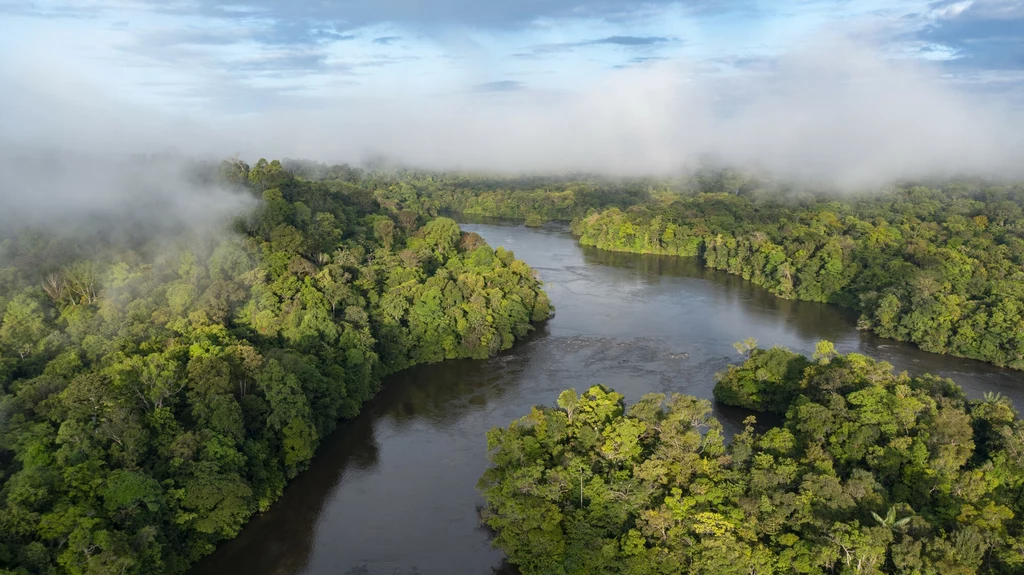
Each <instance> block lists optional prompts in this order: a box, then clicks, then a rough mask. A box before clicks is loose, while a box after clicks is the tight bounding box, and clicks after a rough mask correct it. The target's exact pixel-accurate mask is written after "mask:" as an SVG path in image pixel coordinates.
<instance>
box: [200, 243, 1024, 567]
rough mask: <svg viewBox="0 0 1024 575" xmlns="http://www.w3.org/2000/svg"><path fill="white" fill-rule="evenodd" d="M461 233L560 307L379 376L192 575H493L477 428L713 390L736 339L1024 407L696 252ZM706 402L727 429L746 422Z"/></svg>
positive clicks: (1015, 390)
mask: <svg viewBox="0 0 1024 575" xmlns="http://www.w3.org/2000/svg"><path fill="white" fill-rule="evenodd" d="M463 229H464V230H466V231H474V232H477V233H479V234H480V235H482V236H483V237H484V238H485V239H486V240H487V241H488V242H489V243H490V244H491V245H492V246H495V247H497V246H504V247H505V248H506V249H510V250H513V251H514V252H515V254H516V256H517V257H518V258H520V259H522V260H525V261H526V262H527V263H529V264H530V265H531V266H533V267H534V269H536V270H537V272H538V273H539V274H540V276H541V279H543V281H544V282H545V289H546V290H547V292H548V295H549V296H550V297H551V300H552V301H553V303H554V304H555V307H556V308H557V314H556V316H555V317H554V318H553V319H552V320H551V321H549V322H548V323H547V324H546V325H545V326H543V327H541V328H540V329H538V331H537V333H536V334H534V335H533V336H532V337H530V338H529V339H528V340H527V341H525V342H524V343H522V344H520V345H517V346H516V347H515V348H514V349H512V350H510V351H509V352H506V353H504V354H502V355H500V356H499V357H496V358H493V359H490V360H485V361H455V362H446V363H443V364H437V365H430V366H421V367H419V368H415V369H412V370H408V371H405V372H402V373H400V374H397V375H395V376H393V377H391V378H389V379H388V380H387V381H386V382H385V384H384V389H383V391H381V393H380V394H379V395H378V396H377V397H376V398H374V399H373V400H372V401H371V402H370V403H368V404H367V405H366V406H365V408H364V410H363V412H362V414H360V415H359V416H358V417H357V418H356V419H354V420H352V421H350V422H347V423H345V424H343V425H341V426H340V427H339V429H338V431H337V432H335V434H334V435H333V436H331V437H328V438H327V439H325V441H324V442H323V444H322V445H321V447H320V451H319V453H318V455H317V457H316V459H315V460H314V462H313V464H312V466H311V468H310V469H309V470H308V471H306V472H304V473H303V474H302V475H300V476H299V477H297V478H296V479H295V480H293V481H292V482H291V483H290V484H289V486H288V488H287V489H286V490H285V493H284V496H283V497H281V499H280V500H279V501H278V502H277V503H275V504H274V506H273V508H272V509H270V511H268V512H267V513H264V514H262V515H260V516H258V517H255V518H254V519H253V520H252V521H251V522H250V523H249V524H248V525H247V526H246V527H245V529H244V530H243V531H242V533H241V534H240V535H239V536H238V537H237V538H236V539H234V540H233V541H230V542H227V543H225V544H223V545H222V546H221V547H220V548H219V549H218V550H217V552H216V553H214V554H213V555H212V556H210V557H208V558H207V559H205V560H204V561H203V562H201V563H200V564H199V565H197V566H196V568H195V569H193V571H192V574H193V575H236V574H237V575H243V574H244V575H299V574H303V575H356V574H367V575H369V574H373V575H377V574H380V575H411V574H418V575H461V574H466V575H488V574H491V573H496V572H497V573H504V572H505V571H506V570H507V568H503V566H502V556H501V553H500V552H498V551H496V550H494V549H492V548H491V547H490V541H489V536H488V533H487V532H486V531H485V530H484V529H482V528H481V527H480V526H479V521H478V516H477V513H478V506H479V505H481V503H482V500H481V498H480V496H479V494H478V493H477V492H476V489H475V486H476V481H477V478H478V477H479V476H480V474H481V473H482V472H483V470H484V469H485V467H486V466H487V455H486V451H487V449H486V437H485V434H486V432H487V430H488V429H490V428H491V427H493V426H496V425H507V424H508V423H509V422H510V421H512V420H513V419H516V418H518V417H520V416H521V415H523V414H525V413H526V412H528V411H529V409H530V407H531V406H533V405H538V404H545V405H550V404H553V403H554V401H555V399H556V397H557V396H558V393H559V392H560V391H561V390H563V389H566V388H569V387H574V388H576V389H577V390H583V389H586V388H587V387H589V386H590V385H592V384H595V383H604V384H606V385H609V386H611V387H613V388H614V389H616V390H617V391H619V392H621V393H623V394H624V395H625V396H626V398H627V401H633V400H635V399H637V398H639V397H640V396H641V395H643V394H644V393H649V392H681V393H687V394H692V395H696V396H699V397H706V398H710V397H711V389H712V387H713V385H714V374H715V372H717V371H720V370H721V369H723V368H724V367H725V366H726V365H727V364H728V363H730V362H735V361H737V360H738V359H739V356H738V355H737V353H736V351H735V350H734V349H733V347H732V344H733V342H736V341H739V340H742V339H745V338H748V337H753V338H756V339H757V340H758V342H759V343H760V345H761V346H763V347H767V346H771V345H783V346H786V347H789V348H790V349H793V350H795V351H799V352H802V353H807V354H810V353H812V352H813V350H814V345H815V343H816V342H817V341H819V340H822V339H827V340H830V341H833V342H835V344H836V348H837V349H838V350H839V351H841V352H850V351H857V352H860V353H864V354H867V355H871V356H873V357H875V358H878V359H882V360H885V361H888V362H890V363H892V364H894V365H895V366H896V367H897V368H899V369H906V370H909V371H911V372H925V371H927V372H931V373H936V374H939V375H943V376H946V377H951V378H953V379H954V380H956V381H957V382H958V383H959V384H961V385H962V386H964V388H966V389H967V391H968V393H969V394H970V395H971V396H980V395H981V394H982V393H983V392H985V391H990V390H991V391H998V392H1002V393H1003V394H1004V395H1007V396H1009V397H1010V398H1012V399H1013V400H1014V403H1015V404H1017V405H1018V406H1021V405H1024V374H1021V373H1019V372H1011V371H1008V370H1001V369H998V368H994V367H991V366H989V365H986V364H983V363H979V362H974V361H969V360H962V359H956V358H951V357H945V356H940V355H934V354H929V353H924V352H921V351H919V350H918V349H916V348H914V347H913V346H910V345H906V344H900V343H897V342H893V341H889V340H883V339H880V338H877V337H875V336H873V335H871V334H867V333H864V332H859V331H857V330H856V329H855V328H854V324H855V320H856V316H855V315H853V314H851V313H849V312H847V311H845V310H842V309H839V308H837V307H834V306H829V305H823V304H814V303H806V302H793V301H786V300H780V299H777V298H775V297H774V296H772V295H771V294H770V293H768V292H767V291H765V290H763V289H761V288H759V287H757V286H754V285H752V284H750V283H749V282H746V281H743V280H742V279H740V278H737V277H734V276H730V275H727V274H725V273H723V272H717V271H713V270H706V269H703V268H701V267H700V266H699V265H698V264H697V262H696V261H695V260H693V259H683V258H667V257H658V256H640V255H634V254H617V253H610V252H603V251H599V250H595V249H589V248H583V247H581V246H579V245H578V244H577V242H576V240H575V239H574V238H573V237H572V236H571V235H569V233H568V230H567V229H566V228H565V227H564V226H554V225H552V226H549V227H545V228H540V229H530V228H526V227H524V226H522V225H504V224H499V223H487V224H481V223H476V224H463ZM716 411H717V415H718V417H719V418H720V419H721V420H722V421H723V423H725V424H726V427H727V429H729V430H730V431H731V430H735V428H736V427H737V426H738V425H739V421H741V420H742V418H743V417H745V416H746V415H747V414H746V413H740V412H737V411H732V410H717V409H716Z"/></svg>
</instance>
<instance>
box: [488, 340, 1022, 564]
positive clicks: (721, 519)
mask: <svg viewBox="0 0 1024 575" xmlns="http://www.w3.org/2000/svg"><path fill="white" fill-rule="evenodd" d="M821 348H822V349H823V350H825V351H827V357H823V358H821V360H819V361H811V360H809V359H808V358H806V357H803V356H799V355H796V354H793V353H791V352H788V351H786V350H782V349H778V348H773V349H770V350H761V349H757V348H752V349H750V350H749V352H750V353H749V357H748V358H747V359H746V361H744V362H743V364H742V365H738V366H732V367H730V368H729V370H728V371H727V372H726V373H725V374H723V375H722V376H721V380H720V382H719V385H718V387H716V390H715V394H716V397H719V399H720V400H723V401H726V402H727V403H730V404H732V405H741V406H743V407H755V408H757V409H770V410H772V411H775V412H778V413H785V414H786V416H785V421H784V423H782V424H781V425H779V426H777V427H773V428H770V429H767V430H766V431H764V432H761V433H759V432H756V431H755V429H754V427H753V425H752V424H753V423H754V421H753V418H750V419H748V421H747V423H748V426H747V428H746V430H745V431H743V432H742V433H740V434H738V435H736V436H735V437H734V438H733V440H732V441H731V443H729V444H728V445H725V443H724V441H723V435H722V426H721V425H720V424H719V423H718V422H717V421H716V420H715V419H713V418H712V417H711V404H710V403H709V402H707V401H705V400H699V399H696V398H693V397H688V396H683V395H673V396H671V397H667V398H666V397H665V396H664V395H660V394H657V395H647V396H644V397H643V398H642V399H641V400H640V401H639V402H638V403H637V404H635V405H633V406H631V407H630V408H628V409H626V408H625V406H624V404H623V402H622V396H620V395H618V394H616V393H614V392H612V391H610V390H608V389H607V388H604V387H600V386H598V387H593V388H591V389H590V390H589V391H587V392H586V393H584V394H583V395H582V396H578V395H577V394H576V393H575V392H574V391H572V390H568V391H565V392H563V393H562V394H561V395H560V396H559V397H558V402H557V405H558V407H557V408H534V409H533V410H532V412H531V413H530V414H528V415H526V416H525V417H523V418H522V419H520V420H518V421H516V422H513V423H512V424H511V425H510V426H509V427H508V428H506V429H502V428H495V429H492V430H491V431H490V432H489V433H488V436H487V441H488V448H489V449H490V459H491V463H492V466H491V467H490V468H489V469H488V470H487V471H486V472H485V473H484V475H483V477H482V478H481V479H480V482H479V488H480V489H481V491H482V492H483V494H484V497H485V499H486V502H487V505H486V507H485V509H484V511H483V520H484V522H485V523H486V524H487V525H488V526H489V527H490V528H492V529H494V530H495V533H496V536H495V544H496V545H497V546H498V547H500V548H501V549H502V550H503V551H505V553H506V554H507V555H508V557H509V559H510V561H511V562H512V563H514V564H515V565H516V566H518V567H519V569H520V571H521V572H522V573H523V574H524V575H534V574H565V575H570V574H573V575H574V574H580V575H582V574H590V573H608V574H612V573H621V574H632V575H640V574H645V575H646V574H665V575H668V574H676V573H709V574H711V573H714V574H730V573H735V574H750V573H758V574H769V573H816V574H826V573H829V574H853V573H863V574H869V573H906V574H911V573H919V574H924V573H930V574H940V573H963V574H967V573H1019V572H1021V570H1022V568H1024V565H1022V561H1021V559H1020V549H1021V536H1022V533H1024V531H1022V529H1024V525H1022V521H1021V517H1022V512H1024V501H1022V500H1021V498H1020V493H1021V490H1022V489H1024V474H1022V473H1021V472H1022V471H1024V468H1022V467H1021V465H1022V461H1021V458H1020V456H1019V454H1020V453H1022V451H1021V449H1022V448H1024V432H1022V430H1024V423H1022V422H1021V420H1019V419H1017V414H1016V412H1015V411H1014V410H1013V409H1012V407H1011V406H1010V405H1009V404H1008V402H1007V401H1006V400H1005V399H1004V398H1002V397H997V396H994V395H992V396H989V397H986V398H985V399H984V400H982V401H968V400H966V399H965V397H964V395H963V392H962V391H961V390H960V389H959V387H957V386H956V384H954V383H953V382H951V381H949V380H941V379H939V378H935V377H932V376H919V377H910V376H908V375H906V374H905V373H901V374H894V373H893V372H892V368H891V366H889V365H887V364H884V363H879V362H875V361H873V360H871V359H869V358H867V357H864V356H861V355H856V354H849V355H845V356H843V355H838V354H835V352H834V349H831V346H830V345H823V346H821ZM826 359H827V361H826ZM758 374H760V375H758ZM723 382H726V383H723ZM720 389H722V390H723V391H720ZM720 394H722V395H720ZM726 398H727V399H726Z"/></svg>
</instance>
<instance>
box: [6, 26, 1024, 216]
mask: <svg viewBox="0 0 1024 575" xmlns="http://www.w3.org/2000/svg"><path fill="white" fill-rule="evenodd" d="M33 74H34V75H33ZM33 74H28V75H26V74H22V75H20V76H19V77H18V78H15V79H13V80H17V81H16V82H12V83H11V84H9V85H11V86H18V87H20V89H17V90H15V91H14V93H13V94H12V102H11V103H10V105H8V106H7V107H6V108H5V111H4V112H0V133H2V134H4V135H3V136H2V141H0V146H3V147H4V148H6V149H5V150H4V151H3V152H4V153H3V156H4V157H5V158H6V159H5V166H7V167H5V171H6V170H8V169H13V171H14V173H15V177H14V179H13V180H11V179H8V180H7V181H6V182H4V183H3V184H2V185H3V188H2V190H0V193H2V199H3V201H4V205H5V208H6V209H5V210H4V212H5V217H4V218H3V219H0V223H3V224H4V225H6V224H7V223H9V222H11V221H24V218H25V217H28V218H29V219H33V218H34V219H50V218H52V215H53V214H55V213H56V214H78V213H82V212H92V211H97V210H108V211H113V213H125V212H128V213H132V214H137V212H138V210H145V209H147V208H146V207H145V206H144V205H141V204H139V203H138V199H139V198H138V197H137V194H138V193H139V190H141V189H144V188H145V189H151V188H152V189H160V190H161V192H160V195H159V197H160V199H161V201H165V202H167V205H166V206H163V207H158V208H153V207H150V209H156V211H157V213H158V214H159V216H157V215H156V214H154V215H153V216H152V217H158V219H161V220H162V218H165V217H166V218H170V219H171V220H174V221H177V220H188V221H204V220H206V219H208V218H211V217H217V214H218V213H220V212H221V211H223V210H227V211H230V210H232V209H234V208H235V207H236V203H237V202H238V201H239V200H238V196H236V195H233V194H230V193H228V194H223V193H211V191H210V190H209V189H197V188H194V187H190V186H186V185H181V184H180V182H179V181H177V180H175V179H174V178H173V177H171V178H168V177H166V176H167V172H166V170H165V169H164V168H160V169H158V170H156V171H155V172H154V171H152V170H150V169H149V167H146V168H145V169H142V168H139V169H135V170H134V171H131V170H130V171H129V176H130V177H128V178H127V179H126V178H124V177H123V176H122V175H121V174H122V172H121V171H115V172H114V173H117V174H118V175H113V174H112V173H111V171H110V169H109V168H108V167H107V165H106V164H99V165H97V166H95V167H92V166H86V167H85V169H84V173H80V172H78V171H77V170H76V169H71V168H69V169H67V170H64V171H63V172H59V173H56V174H54V173H49V169H48V168H40V169H33V168H32V167H31V166H24V165H22V164H21V161H20V160H14V164H13V166H12V165H11V164H10V162H11V161H12V160H11V158H13V157H15V154H13V153H11V150H13V149H14V148H15V147H18V148H19V149H20V148H24V147H40V146H55V145H59V146H62V147H65V148H68V149H78V150H89V151H90V152H91V153H93V154H94V155H101V156H102V155H104V154H114V153H120V154H125V153H136V152H143V153H144V152H153V151H160V150H164V149H167V148H169V147H173V148H175V149H178V150H180V151H182V152H183V153H187V154H204V155H207V156H208V157H216V156H220V157H224V156H230V155H233V154H240V155H241V157H243V158H245V159H247V160H248V161H250V162H252V161H255V160H256V159H257V158H259V157H267V158H274V157H278V158H280V157H293V158H309V159H312V160H319V161H325V162H328V163H339V162H350V163H358V162H360V161H362V160H364V159H366V158H369V157H379V156H384V157H387V158H390V159H392V160H393V161H396V162H401V163H404V164H407V165H413V166H417V167H423V168H430V169H467V170H477V171H480V170H484V171H499V172H514V173H534V174H536V173H565V172H570V171H573V172H575V171H587V172H594V173H600V174H606V175H627V176H629V175H667V174H675V173H679V172H680V171H681V170H685V169H686V168H688V167H692V166H693V165H694V164H696V163H698V162H700V161H704V160H706V159H707V158H713V159H714V160H715V161H716V163H717V164H719V165H732V166H737V167H740V168H743V169H753V170H757V171H759V172H761V173H770V174H772V175H774V176H776V177H781V178H792V179H805V180H808V181H811V180H813V181H815V182H820V183H823V184H826V185H836V186H840V187H846V188H852V187H858V188H860V187H864V186H874V185H878V184H882V183H886V182H889V181H892V180H896V179H908V178H934V177H949V176H983V177H989V178H1019V177H1022V176H1024V162H1021V150H1022V149H1024V148H1022V146H1021V145H1022V143H1024V121H1022V113H1021V110H1020V109H1019V108H1015V107H1014V106H1013V103H1012V102H1011V101H1010V100H1008V99H1007V97H1006V96H998V95H994V94H986V93H984V92H981V91H978V90H970V89H966V88H964V87H962V86H958V85H957V84H955V83H953V82H952V81H950V80H949V79H948V78H944V77H943V76H942V74H941V73H940V70H939V69H938V68H936V67H934V66H933V65H931V64H925V63H922V62H920V61H917V60H911V59H894V58H891V57H888V58H887V57H883V56H882V55H880V54H877V53H875V52H873V51H872V50H871V48H869V47H866V46H864V45H861V44H856V43H852V42H849V41H822V42H818V43H816V44H813V45H810V46H808V47H806V48H805V49H803V50H800V51H797V52H793V53H790V54H788V55H785V56H783V57H781V58H777V59H774V58H772V59H769V58H766V59H765V60H764V61H763V62H761V63H760V64H757V65H750V64H747V65H745V66H743V67H741V68H737V69H734V70H733V71H732V72H728V73H725V72H722V71H721V70H719V71H717V72H711V71H709V70H707V69H706V65H705V64H702V65H698V64H694V63H687V62H683V61H671V62H658V63H653V64H650V65H641V66H636V67H633V68H628V69H622V70H610V71H609V72H608V73H607V75H606V76H605V77H603V78H601V79H599V80H597V81H595V82H593V83H591V84H589V85H582V86H578V87H577V88H575V89H573V90H558V91H556V90H540V89H530V88H528V87H527V88H526V89H521V90H515V91H511V92H505V93H474V92H468V91H465V90H460V89H457V88H456V87H453V89H452V90H451V91H449V92H446V93H435V94H432V95H420V96H405V95H403V94H377V95H374V97H372V98H371V97H363V98H354V97H346V98H339V99H337V100H333V101H330V102H324V101H322V100H315V101H312V103H310V102H309V101H304V102H305V103H304V104H303V106H301V107H300V106H293V107H281V106H278V107H273V108H269V109H265V110H264V111H262V112H259V113H253V114H234V113H231V112H223V113H216V112H212V111H204V112H202V113H199V112H195V111H192V112H184V111H181V110H172V109H158V108H155V107H154V108H152V109H145V108H142V107H137V106H136V107H131V106H129V105H127V104H124V105H121V104H119V103H118V102H117V100H116V99H115V98H113V97H112V96H109V95H108V94H106V93H105V92H103V90H102V89H98V88H97V87H96V86H94V85H88V86H87V87H86V88H83V89H82V90H68V89H67V88H66V86H62V87H61V88H60V89H59V90H58V89H56V88H48V86H50V84H47V83H45V82H43V81H35V80H34V78H39V77H42V74H41V72H40V71H38V70H37V71H35V72H33ZM80 81H82V80H80ZM143 197H151V198H152V197H155V196H143ZM12 214H13V218H12ZM156 223H159V222H156Z"/></svg>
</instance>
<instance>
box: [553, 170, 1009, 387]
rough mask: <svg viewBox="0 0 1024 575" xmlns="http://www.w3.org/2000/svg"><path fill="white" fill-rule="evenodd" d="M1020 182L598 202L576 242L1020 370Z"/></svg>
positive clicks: (576, 226) (576, 228) (578, 227)
mask: <svg viewBox="0 0 1024 575" xmlns="http://www.w3.org/2000/svg"><path fill="white" fill-rule="evenodd" d="M1022 205H1024V190H1022V189H1021V188H1020V187H1019V186H1017V187H1012V186H982V185H978V186H974V187H967V186H963V185H956V184H950V185H948V186H947V187H946V188H945V189H941V190H933V189H929V188H924V187H920V186H915V187H906V188H896V189H894V190H891V191H887V192H885V193H878V194H875V195H860V196H853V197H848V198H843V199H837V198H835V197H829V196H811V197H804V198H802V199H799V200H798V199H793V198H790V199H783V198H782V197H781V195H780V194H778V193H777V192H773V193H761V194H754V193H747V194H741V195H737V194H734V193H729V194H726V193H710V194H709V193H699V192H698V193H694V194H689V195H687V194H677V195H675V196H665V197H662V198H661V199H660V201H659V202H648V203H645V204H642V205H636V206H633V207H631V208H629V209H628V210H627V211H622V210H621V209H619V208H618V207H612V208H610V209H604V210H603V211H598V210H594V211H592V212H591V213H589V214H588V215H585V216H582V217H579V218H578V219H577V220H576V221H574V222H573V232H574V233H575V234H576V235H577V236H579V238H580V243H582V244H583V245H591V246H596V247H598V248H601V249H605V250H613V251H624V252H635V253H649V254H668V255H678V256H696V257H699V258H700V260H701V262H702V263H703V264H704V265H706V266H707V267H709V268H714V269H718V270H722V271H726V272H728V273H730V274H735V275H738V276H742V277H743V278H744V279H747V280H750V281H751V282H753V283H756V284H758V285H761V286H763V287H765V288H766V289H768V290H769V291H771V292H772V293H773V294H775V295H777V296H779V297H783V298H791V299H801V300H808V301H817V302H829V303H835V304H839V305H843V306H846V307H850V308H853V309H856V310H858V311H859V312H860V314H861V318H860V323H859V326H860V327H861V328H863V329H871V330H873V331H874V332H875V333H877V334H879V335H881V336H883V337H889V338H893V339H898V340H901V341H910V342H913V343H915V344H917V345H918V346H920V347H921V348H922V349H924V350H926V351H931V352H936V353H947V354H951V355H956V356H960V357H969V358H974V359H980V360H983V361H988V362H992V363H994V364H996V365H999V366H1008V367H1012V368H1015V369H1024V330H1021V329H1020V326H1021V325H1022V324H1024V289H1022V287H1021V286H1022V285H1024V209H1022Z"/></svg>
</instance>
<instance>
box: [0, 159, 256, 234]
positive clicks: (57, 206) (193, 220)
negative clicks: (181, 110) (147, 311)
mask: <svg viewBox="0 0 1024 575" xmlns="http://www.w3.org/2000/svg"><path fill="white" fill-rule="evenodd" d="M218 167H219V161H218V163H214V162H205V161H202V160H197V159H194V158H188V157H184V156H181V155H176V154H163V155H144V154H142V155H132V156H128V155H123V156H118V155H113V154H90V153H81V152H73V151H68V150H57V151H54V150H45V149H29V150H26V151H23V152H19V153H12V152H4V153H0V168H2V169H3V171H4V174H5V182H4V184H3V188H2V190H0V196H2V199H3V202H4V210H3V212H2V213H0V232H2V233H3V234H4V235H13V234H14V233H18V232H20V231H22V230H24V229H25V228H38V229H40V230H43V231H45V232H48V233H55V234H58V235H61V236H65V237H72V238H85V237H87V238H88V239H89V240H90V241H92V242H94V243H103V244H107V245H124V246H130V247H134V246H138V245H139V244H141V243H146V242H150V241H151V240H153V239H155V238H159V237H175V238H177V237H179V236H182V235H185V236H188V235H192V236H195V237H200V238H201V237H203V236H205V235H207V234H209V233H211V232H214V231H220V230H222V229H224V228H225V227H227V224H230V223H231V218H233V217H235V216H239V215H242V214H244V213H245V212H246V210H247V209H251V208H252V207H254V206H255V205H256V199H255V198H254V197H253V196H252V195H251V194H248V193H245V192H244V191H242V190H240V189H231V188H229V187H228V186H226V185H225V184H224V183H223V181H217V179H216V176H217V169H218Z"/></svg>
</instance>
